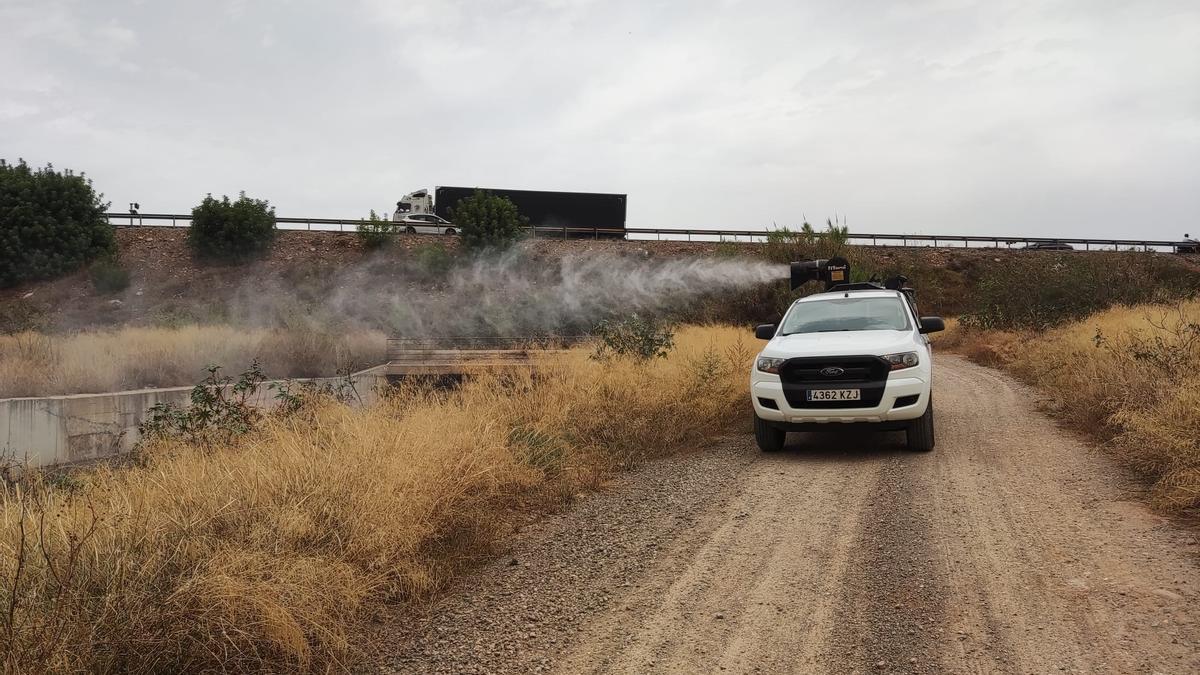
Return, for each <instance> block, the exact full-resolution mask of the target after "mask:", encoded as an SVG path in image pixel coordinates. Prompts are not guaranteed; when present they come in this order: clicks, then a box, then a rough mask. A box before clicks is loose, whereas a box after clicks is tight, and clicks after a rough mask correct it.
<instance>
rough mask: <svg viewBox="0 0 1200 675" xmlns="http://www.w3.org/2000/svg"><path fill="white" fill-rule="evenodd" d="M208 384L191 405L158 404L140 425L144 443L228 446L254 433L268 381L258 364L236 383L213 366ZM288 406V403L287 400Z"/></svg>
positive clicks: (194, 394) (197, 388)
mask: <svg viewBox="0 0 1200 675" xmlns="http://www.w3.org/2000/svg"><path fill="white" fill-rule="evenodd" d="M206 370H207V372H208V375H207V376H206V377H205V378H204V381H203V382H201V383H200V384H198V385H196V386H195V387H193V388H192V395H191V403H190V404H189V405H188V406H186V407H185V406H180V405H176V404H174V403H169V402H164V403H156V404H154V405H153V406H151V407H150V409H149V410H147V411H146V413H147V414H146V419H145V420H143V421H142V423H141V424H139V425H138V432H139V433H140V434H141V436H142V439H143V440H151V439H164V438H176V439H180V440H183V441H186V442H188V443H191V444H195V445H201V446H210V445H214V444H227V443H229V442H230V441H232V440H233V438H234V437H236V436H241V435H243V434H248V433H250V432H251V431H254V430H255V429H256V428H257V426H258V423H259V421H260V420H261V419H262V413H260V412H259V411H258V409H257V408H255V407H254V406H253V405H252V404H251V400H252V399H253V398H254V396H255V394H257V393H258V389H259V387H261V386H262V384H263V382H265V381H266V379H267V377H266V375H264V374H263V372H262V369H261V368H260V367H259V365H258V361H257V360H255V361H254V363H253V364H251V366H250V368H248V369H247V370H246V371H245V372H243V373H242V374H241V375H239V376H238V379H237V381H236V382H234V380H233V378H232V377H229V376H228V375H221V374H220V371H221V367H220V366H209V367H208V368H207V369H206ZM284 402H285V403H286V402H287V401H286V399H285V400H284Z"/></svg>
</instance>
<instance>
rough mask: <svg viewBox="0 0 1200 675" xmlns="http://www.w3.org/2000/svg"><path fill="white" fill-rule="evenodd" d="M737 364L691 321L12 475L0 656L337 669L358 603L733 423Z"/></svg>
mask: <svg viewBox="0 0 1200 675" xmlns="http://www.w3.org/2000/svg"><path fill="white" fill-rule="evenodd" d="M751 357H752V350H751V341H750V340H749V339H748V335H746V333H745V331H743V330H740V329H734V328H691V329H686V330H683V331H681V332H680V333H679V335H678V336H677V348H676V350H675V351H674V352H673V353H672V354H671V356H670V357H669V358H667V359H662V360H657V361H654V362H652V363H648V364H635V363H630V362H608V363H599V362H595V361H592V360H589V359H588V358H587V354H586V352H583V351H576V352H573V353H571V354H569V355H568V356H566V357H564V358H563V360H562V361H561V362H560V363H558V364H557V365H556V366H555V367H553V368H551V369H550V370H548V371H547V372H545V373H544V374H543V375H540V376H539V377H537V378H536V379H533V378H530V377H518V378H515V379H514V378H509V379H496V378H483V379H479V380H475V381H472V382H470V383H468V384H466V385H465V386H463V387H462V388H460V389H458V390H455V391H441V392H438V391H429V390H426V391H418V390H412V391H402V392H400V393H398V394H397V396H395V397H394V398H391V399H389V400H387V401H385V402H384V403H382V404H380V405H378V406H376V407H373V408H369V409H363V410H354V409H350V408H347V407H345V406H341V405H338V404H334V403H326V404H323V405H320V406H318V407H317V408H316V409H312V410H308V411H306V412H305V413H302V414H301V415H300V416H299V417H292V418H287V419H272V420H270V421H269V422H268V423H267V424H266V426H265V428H264V429H263V430H262V431H261V432H259V433H256V434H253V435H251V436H249V437H246V438H245V439H244V440H242V441H241V442H239V443H237V444H236V445H234V446H230V447H223V448H218V449H215V450H207V451H199V450H197V449H195V448H188V447H181V446H179V445H171V444H166V445H161V446H158V447H155V448H152V449H150V450H148V451H147V453H146V457H145V461H144V463H142V464H140V465H138V466H134V467H130V468H125V469H118V470H113V469H100V470H97V471H94V472H89V473H86V474H80V475H79V476H78V477H77V478H76V479H74V481H71V482H69V483H68V484H67V485H61V484H60V485H57V486H51V485H47V484H39V485H33V486H26V487H24V488H13V487H10V488H8V489H7V491H5V493H4V498H3V503H2V504H0V520H2V521H3V529H2V530H0V532H2V533H0V579H2V580H3V583H0V640H4V642H3V643H2V646H3V647H4V652H3V656H4V664H5V666H6V669H10V670H42V669H45V670H53V671H56V672H76V671H101V672H117V671H119V672H145V673H150V672H180V671H195V670H216V669H220V670H264V669H266V670H272V671H311V670H326V669H334V670H341V669H344V668H345V667H346V666H347V664H348V663H349V662H350V660H352V659H353V656H354V652H353V649H352V647H351V641H350V638H351V635H352V634H353V631H354V628H355V625H356V622H357V621H358V620H359V619H360V618H361V617H362V615H363V614H364V610H365V609H366V607H368V606H369V605H370V604H371V603H376V602H380V601H382V600H384V599H393V600H399V601H408V600H413V599H417V598H422V597H426V596H428V594H430V593H432V592H434V591H436V590H437V589H438V588H440V587H441V586H442V585H443V584H444V583H445V582H446V581H447V580H448V579H449V578H450V577H451V576H453V575H454V574H455V573H456V571H458V570H461V569H462V566H463V565H464V564H465V563H468V562H470V561H471V560H472V559H474V558H476V557H477V556H479V555H481V554H483V553H486V552H487V551H488V549H489V546H491V545H492V544H494V543H495V542H496V541H497V540H499V539H501V538H503V537H504V536H505V535H506V534H508V533H509V532H510V531H511V529H510V526H509V523H510V522H511V521H512V518H513V516H514V515H516V514H519V513H520V512H522V511H528V510H530V509H536V508H541V507H544V506H546V505H549V504H553V503H555V502H556V501H559V500H561V499H564V498H565V496H566V495H570V494H574V493H576V492H577V491H579V490H580V489H586V488H587V487H589V486H592V485H594V484H595V483H596V481H597V480H599V479H600V478H602V477H603V476H604V475H605V474H606V473H608V472H610V471H613V470H615V469H617V468H619V467H621V466H625V465H628V464H630V463H634V462H637V461H639V460H641V459H643V458H646V457H650V456H654V455H659V454H662V453H666V452H671V451H677V450H679V449H683V448H692V447H698V446H700V445H701V444H703V443H705V442H707V441H708V440H709V439H711V438H712V437H714V436H716V435H719V434H720V433H722V432H725V431H728V430H730V429H733V428H740V427H742V426H747V425H748V423H747V421H746V420H747V419H748V418H747V409H748V406H747V396H748V393H747V381H748V376H747V373H748V368H749V363H750V359H751ZM22 532H23V533H24V536H22ZM22 547H23V548H22ZM18 567H20V570H19V571H18ZM14 578H16V579H17V582H16V583H15V584H14V583H13V579H14ZM14 588H15V589H16V593H15V594H14V593H13V589H14ZM10 603H15V604H10ZM9 607H13V608H14V609H13V611H12V613H11V617H12V619H11V620H10V619H8V618H6V617H7V616H8V612H7V611H5V610H7V609H8V608H9Z"/></svg>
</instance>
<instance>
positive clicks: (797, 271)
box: [792, 256, 850, 290]
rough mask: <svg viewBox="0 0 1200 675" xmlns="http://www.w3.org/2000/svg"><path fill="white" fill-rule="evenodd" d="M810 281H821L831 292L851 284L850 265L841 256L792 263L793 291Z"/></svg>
mask: <svg viewBox="0 0 1200 675" xmlns="http://www.w3.org/2000/svg"><path fill="white" fill-rule="evenodd" d="M810 281H821V282H824V284H825V289H826V290H829V289H830V288H833V287H834V286H837V285H838V284H846V283H849V282H850V263H849V262H848V261H847V260H846V259H845V258H842V257H840V256H838V257H833V258H830V259H828V260H801V261H799V262H794V263H792V290H796V289H797V288H800V287H801V286H803V285H804V284H806V283H808V282H810Z"/></svg>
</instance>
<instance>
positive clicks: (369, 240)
mask: <svg viewBox="0 0 1200 675" xmlns="http://www.w3.org/2000/svg"><path fill="white" fill-rule="evenodd" d="M395 233H396V224H395V223H393V222H392V221H390V220H388V219H387V218H386V217H383V216H379V215H377V214H376V213H375V209H371V215H370V216H367V219H366V220H363V221H360V222H359V223H358V230H357V234H358V240H359V241H361V242H362V244H363V246H366V247H367V248H379V247H381V246H383V245H384V244H386V243H388V242H389V241H391V240H392V235H393V234H395Z"/></svg>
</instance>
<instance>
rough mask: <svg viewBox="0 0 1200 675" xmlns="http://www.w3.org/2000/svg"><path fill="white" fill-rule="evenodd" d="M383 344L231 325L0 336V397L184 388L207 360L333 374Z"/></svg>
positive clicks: (362, 361) (368, 357) (377, 357)
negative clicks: (255, 362) (257, 363)
mask: <svg viewBox="0 0 1200 675" xmlns="http://www.w3.org/2000/svg"><path fill="white" fill-rule="evenodd" d="M384 346H385V338H384V335H383V334H382V333H379V332H374V331H361V332H355V333H349V334H334V333H316V332H312V331H304V330H289V331H283V330H267V329H245V328H235V327H232V326H187V327H183V328H122V329H119V330H113V331H97V332H84V333H74V334H69V335H46V334H42V333H18V334H16V335H0V398H11V397H15V396H48V395H52V394H77V393H94V392H107V391H118V390H122V389H138V388H143V387H172V386H187V385H191V384H195V383H196V382H197V381H199V380H200V379H202V378H203V377H204V368H205V367H206V366H207V365H209V364H215V365H220V366H222V367H224V368H225V370H226V372H238V371H240V370H243V369H245V368H246V367H247V366H249V365H250V363H251V362H252V361H253V360H254V359H258V360H259V362H260V363H261V364H262V366H263V369H264V370H265V371H266V372H267V374H268V375H269V376H272V377H315V376H321V375H334V374H336V373H337V371H338V369H340V368H346V367H355V366H357V367H360V368H361V367H368V366H372V365H376V364H378V363H380V362H382V361H383V356H384Z"/></svg>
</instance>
